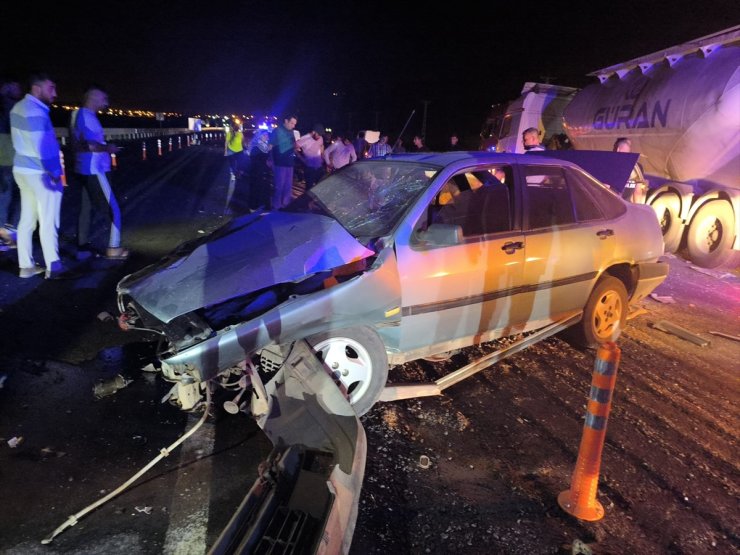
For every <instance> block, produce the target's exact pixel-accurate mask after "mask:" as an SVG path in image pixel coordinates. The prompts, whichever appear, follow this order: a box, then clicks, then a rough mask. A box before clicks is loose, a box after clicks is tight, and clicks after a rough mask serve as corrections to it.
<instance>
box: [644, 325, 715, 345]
mask: <svg viewBox="0 0 740 555" xmlns="http://www.w3.org/2000/svg"><path fill="white" fill-rule="evenodd" d="M653 327H654V328H655V329H657V330H660V331H664V332H666V333H672V334H673V335H677V336H678V337H680V338H681V339H685V340H686V341H690V342H691V343H694V344H695V345H699V347H706V346H707V345H709V343H710V342H709V341H707V340H706V339H704V338H703V337H700V336H698V335H696V334H695V333H693V332H691V331H689V330H687V329H686V328H682V327H681V326H678V325H676V324H672V323H671V322H668V321H667V320H661V321H660V322H658V323H657V324H653Z"/></svg>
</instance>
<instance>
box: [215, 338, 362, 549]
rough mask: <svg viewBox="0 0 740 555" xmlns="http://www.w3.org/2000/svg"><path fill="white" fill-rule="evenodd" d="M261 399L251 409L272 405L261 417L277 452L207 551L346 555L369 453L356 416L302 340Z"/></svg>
mask: <svg viewBox="0 0 740 555" xmlns="http://www.w3.org/2000/svg"><path fill="white" fill-rule="evenodd" d="M263 394H265V395H266V401H267V403H266V405H265V403H264V400H259V399H258V400H257V401H258V402H256V403H255V399H253V403H252V406H253V407H255V406H266V407H267V410H266V411H265V412H264V414H261V415H255V416H256V417H257V421H258V423H259V425H260V427H261V428H262V429H263V430H264V431H265V433H266V434H267V436H268V437H269V438H270V440H271V441H272V443H273V445H274V449H273V450H272V452H271V453H270V455H269V457H268V458H267V459H266V460H265V461H263V463H262V464H260V470H259V476H258V477H257V479H256V480H255V482H254V484H253V485H252V487H251V489H250V490H249V492H248V493H247V495H246V497H245V498H244V500H243V501H242V503H241V504H240V506H239V508H238V509H237V511H236V513H235V514H234V516H233V517H232V518H231V520H230V522H229V523H228V525H227V526H226V528H225V529H224V530H223V531H222V533H221V535H220V537H219V538H218V540H217V541H216V543H215V544H214V546H213V547H212V548H211V550H210V552H209V553H210V554H212V555H220V554H232V553H245V554H246V553H274V554H279V553H312V554H314V553H315V554H335V553H348V552H349V547H350V544H351V541H352V536H353V534H354V528H355V522H356V520H357V511H358V502H359V497H360V489H361V487H362V481H363V478H364V474H365V458H366V455H367V443H366V438H365V431H364V429H363V428H362V425H361V424H360V421H359V419H358V417H357V415H356V414H355V412H354V410H353V409H352V407H351V406H350V404H349V402H348V401H347V399H346V398H345V396H344V394H343V393H342V392H341V390H340V389H339V387H337V385H336V384H335V383H334V381H333V380H332V379H331V377H330V376H329V374H328V373H327V372H326V370H325V369H324V366H323V364H322V363H321V361H320V360H319V359H318V358H317V357H316V354H315V353H314V352H313V350H312V349H311V348H310V347H309V346H308V344H307V343H306V342H305V341H303V340H301V341H297V342H295V345H294V347H293V348H292V350H291V352H290V354H289V356H288V357H287V359H286V361H285V363H284V365H283V367H282V368H281V369H280V370H279V371H278V373H277V375H276V376H275V379H273V380H271V381H270V382H269V383H268V384H267V385H266V387H265V389H264V390H263ZM255 395H260V393H259V391H257V388H255Z"/></svg>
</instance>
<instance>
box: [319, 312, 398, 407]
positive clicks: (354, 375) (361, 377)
mask: <svg viewBox="0 0 740 555" xmlns="http://www.w3.org/2000/svg"><path fill="white" fill-rule="evenodd" d="M306 341H308V344H309V345H311V347H312V348H313V349H314V351H316V354H317V355H318V357H319V358H320V359H321V360H322V362H323V363H324V364H325V366H326V368H327V370H328V371H329V372H330V373H331V374H332V376H333V377H334V380H335V381H336V382H337V385H339V386H340V388H341V389H342V391H343V392H345V394H346V395H347V397H348V399H349V402H350V404H351V405H352V408H354V410H355V412H356V413H357V415H358V416H362V415H363V414H365V413H366V412H367V411H369V410H370V408H371V407H372V406H373V405H374V404H375V402H376V401H377V400H378V398H379V397H380V394H381V393H382V391H383V388H384V387H385V384H386V381H387V380H388V356H387V354H386V352H385V345H384V344H383V341H382V340H381V339H380V336H379V335H378V334H377V333H376V332H375V330H373V329H372V328H368V327H364V326H363V327H356V328H347V329H341V330H332V331H328V332H324V333H319V334H316V335H313V336H311V337H309V338H307V340H306Z"/></svg>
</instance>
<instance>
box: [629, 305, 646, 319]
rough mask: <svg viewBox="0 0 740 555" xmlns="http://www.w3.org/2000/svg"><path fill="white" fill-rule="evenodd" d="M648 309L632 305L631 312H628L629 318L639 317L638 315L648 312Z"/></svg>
mask: <svg viewBox="0 0 740 555" xmlns="http://www.w3.org/2000/svg"><path fill="white" fill-rule="evenodd" d="M647 312H648V311H647V309H646V308H643V307H641V306H640V307H634V306H631V307H630V308H629V313H628V314H627V320H632V319H633V318H637V317H638V316H642V315H643V314H647Z"/></svg>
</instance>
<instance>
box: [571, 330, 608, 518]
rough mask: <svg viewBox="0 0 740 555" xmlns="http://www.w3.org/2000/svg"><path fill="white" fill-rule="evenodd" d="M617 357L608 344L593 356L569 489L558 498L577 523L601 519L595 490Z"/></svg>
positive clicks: (599, 504) (597, 484) (600, 507)
mask: <svg viewBox="0 0 740 555" xmlns="http://www.w3.org/2000/svg"><path fill="white" fill-rule="evenodd" d="M620 355H621V350H620V348H619V347H618V346H617V344H616V343H614V342H612V341H610V342H608V343H604V344H603V345H601V346H600V347H599V350H598V351H597V353H596V361H595V362H594V371H593V376H592V378H591V392H590V394H589V398H588V408H587V409H586V422H585V424H584V425H583V436H582V437H581V446H580V447H579V448H578V459H577V460H576V467H575V469H574V470H573V476H572V477H571V480H570V489H569V490H566V491H564V492H562V493H561V494H560V495H558V504H559V505H560V507H561V508H562V509H563V510H564V511H565V512H566V513H568V514H571V515H573V516H574V517H576V518H579V519H581V520H588V521H594V520H601V519H602V518H603V516H604V507H602V506H601V503H599V502H598V501H597V500H596V490H597V489H598V487H599V469H600V468H601V452H602V450H603V449H604V439H605V438H606V422H607V420H608V418H609V410H610V409H611V406H612V393H613V392H614V384H615V383H616V382H617V367H618V366H619V358H620Z"/></svg>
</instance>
